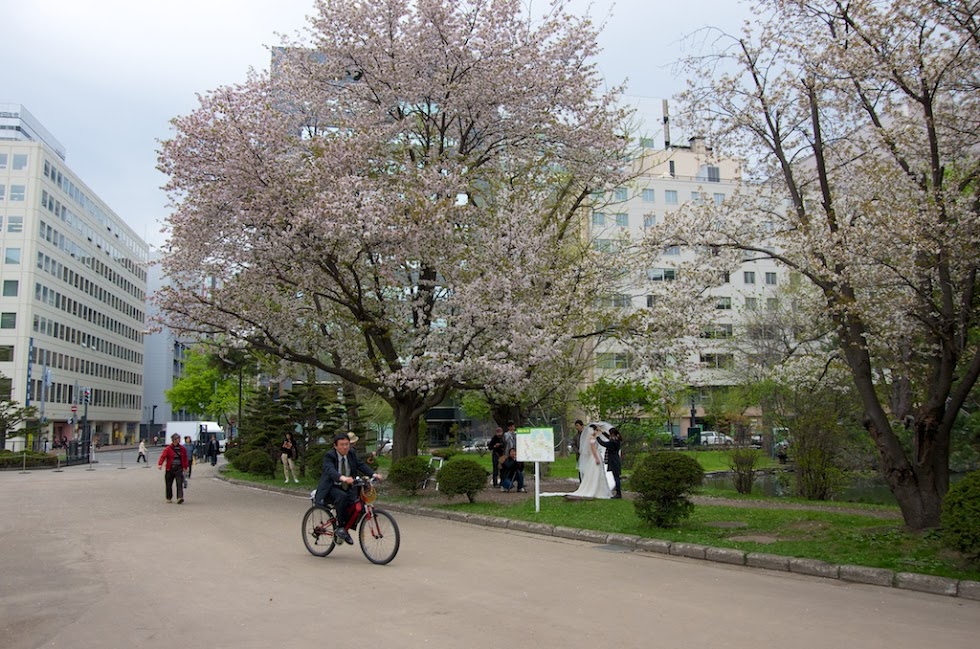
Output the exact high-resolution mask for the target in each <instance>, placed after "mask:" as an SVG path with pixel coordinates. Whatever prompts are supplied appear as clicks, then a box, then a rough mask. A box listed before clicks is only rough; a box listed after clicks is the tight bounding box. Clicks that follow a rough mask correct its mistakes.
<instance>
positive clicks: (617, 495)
mask: <svg viewBox="0 0 980 649" xmlns="http://www.w3.org/2000/svg"><path fill="white" fill-rule="evenodd" d="M622 497H623V494H614V495H613V500H615V499H617V498H622Z"/></svg>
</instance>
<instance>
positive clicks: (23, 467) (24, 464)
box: [20, 448, 30, 473]
mask: <svg viewBox="0 0 980 649" xmlns="http://www.w3.org/2000/svg"><path fill="white" fill-rule="evenodd" d="M20 472H21V473H30V471H28V470H27V449H26V448H25V449H24V463H23V465H22V466H21V469H20Z"/></svg>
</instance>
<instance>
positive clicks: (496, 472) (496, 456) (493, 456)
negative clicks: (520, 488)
mask: <svg viewBox="0 0 980 649" xmlns="http://www.w3.org/2000/svg"><path fill="white" fill-rule="evenodd" d="M490 463H491V464H493V486H494V487H496V486H497V478H498V477H500V453H498V452H497V451H491V452H490Z"/></svg>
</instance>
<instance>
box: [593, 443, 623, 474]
mask: <svg viewBox="0 0 980 649" xmlns="http://www.w3.org/2000/svg"><path fill="white" fill-rule="evenodd" d="M595 441H596V443H598V444H599V445H600V446H604V447H605V449H606V464H607V465H608V466H609V470H610V471H612V472H613V473H619V472H620V471H622V470H623V459H622V458H621V457H620V456H619V451H620V450H621V449H622V448H623V443H622V442H620V441H619V440H616V439H610V440H603V439H602V438H601V437H596V438H595Z"/></svg>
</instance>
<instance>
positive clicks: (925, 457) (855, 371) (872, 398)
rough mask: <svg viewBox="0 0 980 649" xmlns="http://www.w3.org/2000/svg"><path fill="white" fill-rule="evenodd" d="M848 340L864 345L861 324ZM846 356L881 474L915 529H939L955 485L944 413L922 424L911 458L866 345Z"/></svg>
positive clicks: (849, 347) (848, 348) (850, 329)
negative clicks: (882, 393)
mask: <svg viewBox="0 0 980 649" xmlns="http://www.w3.org/2000/svg"><path fill="white" fill-rule="evenodd" d="M842 330H843V331H844V332H846V333H848V334H850V335H849V336H847V338H846V339H849V340H851V341H861V340H863V336H862V334H863V330H862V328H861V327H860V325H859V324H857V323H854V322H851V323H850V324H849V326H847V327H846V328H843V329H842ZM843 349H844V356H845V358H846V359H847V364H848V366H849V368H850V370H851V376H852V378H853V380H854V384H855V387H856V388H857V391H858V394H860V396H861V401H862V403H863V405H864V409H865V413H866V417H867V419H866V421H865V428H867V430H868V433H870V434H871V437H872V439H874V442H875V446H876V447H877V449H878V456H879V458H880V460H881V470H882V473H883V474H884V477H885V481H886V482H887V483H888V487H889V488H890V489H891V491H892V493H893V494H894V495H895V500H897V501H898V506H899V508H900V509H901V510H902V517H903V518H904V519H905V524H906V526H908V527H909V529H912V530H923V529H928V528H934V527H939V518H940V514H941V511H942V503H943V497H944V496H945V495H946V489H947V487H948V486H949V433H950V431H949V430H948V429H947V428H946V427H944V426H943V425H942V423H941V422H942V416H941V413H938V414H939V416H937V413H935V412H933V413H928V414H927V415H926V416H924V417H922V418H921V419H920V420H919V421H917V422H916V432H915V438H914V439H913V442H912V446H913V453H914V457H913V458H912V459H911V461H910V459H909V458H908V457H907V456H906V454H905V450H904V449H903V448H902V444H901V443H900V442H899V440H898V437H897V436H896V435H895V431H894V430H893V429H892V425H891V421H890V420H889V418H888V415H887V413H886V412H885V410H884V408H883V407H882V405H881V401H880V399H879V398H878V393H877V391H876V389H875V384H874V381H873V380H872V375H871V358H870V356H869V355H868V352H867V350H866V349H865V348H864V347H863V345H861V344H860V342H858V343H857V344H855V343H853V342H852V343H851V344H847V343H846V342H845V343H844V345H843Z"/></svg>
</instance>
